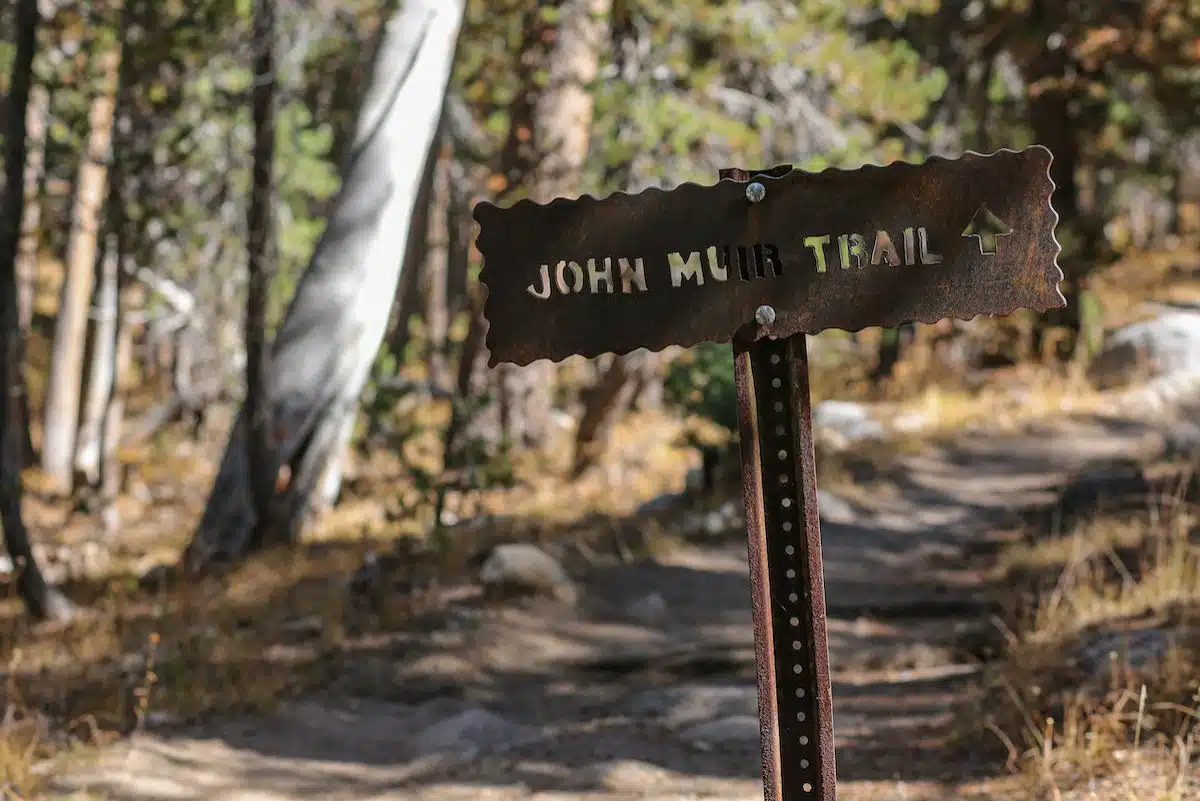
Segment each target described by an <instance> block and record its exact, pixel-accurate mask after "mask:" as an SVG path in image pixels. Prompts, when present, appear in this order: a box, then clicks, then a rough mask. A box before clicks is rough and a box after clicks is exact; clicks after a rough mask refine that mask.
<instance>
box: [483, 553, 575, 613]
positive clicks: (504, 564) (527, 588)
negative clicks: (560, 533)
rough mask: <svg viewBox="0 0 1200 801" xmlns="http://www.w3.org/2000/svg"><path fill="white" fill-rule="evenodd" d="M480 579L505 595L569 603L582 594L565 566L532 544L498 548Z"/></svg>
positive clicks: (490, 557) (484, 564)
mask: <svg viewBox="0 0 1200 801" xmlns="http://www.w3.org/2000/svg"><path fill="white" fill-rule="evenodd" d="M479 580H480V581H481V582H482V583H483V585H484V586H485V587H487V588H489V589H491V590H494V591H499V592H500V593H502V594H514V595H546V596H550V597H553V598H557V599H559V600H561V601H566V602H568V603H574V601H575V600H576V598H577V595H578V593H577V591H576V589H575V585H574V583H573V582H572V581H571V577H570V576H568V575H567V571H566V570H564V569H563V566H562V565H560V564H559V563H558V562H557V561H556V560H555V559H554V558H553V557H551V556H550V555H548V554H547V553H546V552H545V551H543V550H542V549H541V548H538V547H537V546H536V545H530V544H528V543H509V544H507V545H498V546H496V548H495V549H493V550H492V552H491V554H489V555H488V558H487V560H486V561H485V562H484V563H483V567H482V568H480V571H479Z"/></svg>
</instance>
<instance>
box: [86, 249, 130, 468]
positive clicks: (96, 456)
mask: <svg viewBox="0 0 1200 801" xmlns="http://www.w3.org/2000/svg"><path fill="white" fill-rule="evenodd" d="M121 256H122V254H121V253H119V252H117V242H116V236H114V235H112V234H110V235H109V236H108V237H107V238H106V241H105V245H104V250H103V252H102V253H101V254H100V258H98V259H97V260H96V273H97V274H96V293H95V305H94V307H93V313H92V315H91V317H92V321H91V323H92V324H91V329H92V336H91V348H90V353H89V354H88V357H89V359H88V375H87V381H86V383H85V392H84V402H83V413H82V415H81V416H80V420H79V436H78V437H77V439H76V445H75V473H76V475H77V476H78V478H79V479H82V481H83V482H84V483H85V484H86V485H87V486H89V487H95V486H98V485H99V482H100V460H101V457H100V436H101V431H102V430H103V428H104V415H105V413H106V411H107V409H108V399H109V397H110V396H111V395H112V390H113V382H114V380H115V377H114V373H113V370H114V367H115V365H116V358H115V355H116V350H117V270H118V269H119V267H118V264H119V262H120V260H121Z"/></svg>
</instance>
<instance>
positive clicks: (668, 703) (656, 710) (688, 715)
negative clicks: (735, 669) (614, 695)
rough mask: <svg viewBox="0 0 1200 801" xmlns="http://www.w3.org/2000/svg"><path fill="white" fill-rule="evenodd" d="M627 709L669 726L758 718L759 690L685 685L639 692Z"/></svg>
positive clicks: (733, 686)
mask: <svg viewBox="0 0 1200 801" xmlns="http://www.w3.org/2000/svg"><path fill="white" fill-rule="evenodd" d="M627 708H628V710H629V714H630V716H632V717H635V718H642V719H650V720H654V721H656V722H658V723H661V724H663V725H665V726H669V727H671V728H681V727H687V726H695V725H698V724H701V723H705V722H711V721H714V720H718V719H722V718H730V717H739V716H748V717H751V718H754V719H755V720H756V721H757V717H756V716H757V714H758V690H757V689H756V688H755V686H754V685H753V684H745V685H742V684H734V685H727V684H688V685H683V686H679V687H668V688H664V689H655V690H646V691H645V692H641V693H638V694H637V695H635V696H633V698H631V699H630V700H629V702H628V707H627ZM755 725H756V726H757V722H756V723H755Z"/></svg>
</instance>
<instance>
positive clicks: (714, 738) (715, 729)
mask: <svg viewBox="0 0 1200 801" xmlns="http://www.w3.org/2000/svg"><path fill="white" fill-rule="evenodd" d="M679 736H680V739H682V740H683V741H684V742H686V743H687V744H688V745H691V746H692V747H694V748H698V749H700V750H703V751H707V750H710V749H723V748H728V747H729V746H731V745H741V746H750V745H756V744H757V743H758V742H759V727H758V718H757V717H754V716H750V715H734V716H733V717H728V718H721V719H719V720H711V721H708V722H707V723H701V724H700V725H698V726H692V727H691V728H689V729H685V730H684V731H682V732H680V734H679Z"/></svg>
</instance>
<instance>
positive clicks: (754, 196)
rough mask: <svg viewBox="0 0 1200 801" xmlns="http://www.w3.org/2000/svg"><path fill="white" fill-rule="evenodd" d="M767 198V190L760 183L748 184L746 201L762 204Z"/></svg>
mask: <svg viewBox="0 0 1200 801" xmlns="http://www.w3.org/2000/svg"><path fill="white" fill-rule="evenodd" d="M766 196H767V188H766V187H765V186H763V185H762V184H760V183H759V182H758V181H753V182H752V183H748V184H746V200H749V201H750V202H751V203H760V202H762V199H763V198H765V197H766Z"/></svg>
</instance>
